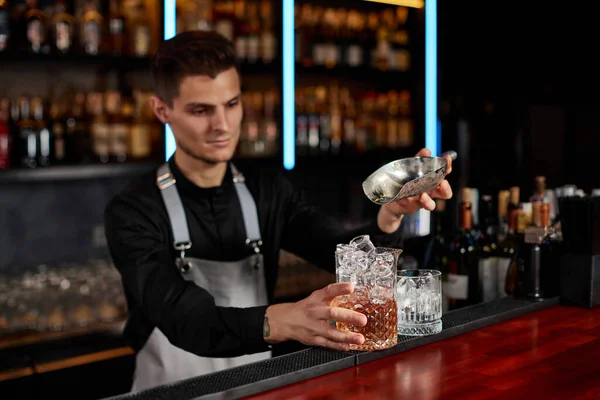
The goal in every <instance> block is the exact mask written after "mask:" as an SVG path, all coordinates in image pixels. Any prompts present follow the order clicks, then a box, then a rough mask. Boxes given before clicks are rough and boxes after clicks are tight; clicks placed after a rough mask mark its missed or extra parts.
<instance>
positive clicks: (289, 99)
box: [281, 0, 296, 170]
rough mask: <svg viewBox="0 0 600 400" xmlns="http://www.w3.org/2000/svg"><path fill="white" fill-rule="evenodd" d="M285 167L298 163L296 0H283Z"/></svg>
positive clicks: (291, 166)
mask: <svg viewBox="0 0 600 400" xmlns="http://www.w3.org/2000/svg"><path fill="white" fill-rule="evenodd" d="M281 25H282V26H283V43H282V45H283V46H282V47H283V56H282V59H283V65H282V73H283V95H282V97H281V100H282V106H283V131H282V133H283V167H284V168H285V169H287V170H290V169H293V168H294V165H295V164H296V139H295V136H296V132H295V124H294V121H295V120H296V101H295V97H296V95H295V93H296V88H295V83H296V82H295V79H296V77H295V74H296V72H295V71H294V62H295V57H294V53H295V51H294V47H295V43H294V25H295V24H294V0H283V15H282V24H281Z"/></svg>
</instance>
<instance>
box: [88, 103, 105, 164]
mask: <svg viewBox="0 0 600 400" xmlns="http://www.w3.org/2000/svg"><path fill="white" fill-rule="evenodd" d="M103 102H104V98H103V94H102V93H101V92H93V93H88V110H89V112H90V116H91V118H90V135H91V142H92V151H93V153H94V156H95V157H94V158H95V159H96V160H97V161H99V162H101V163H107V162H108V161H109V155H110V146H109V137H110V127H109V126H108V121H107V120H106V114H105V113H104V107H103Z"/></svg>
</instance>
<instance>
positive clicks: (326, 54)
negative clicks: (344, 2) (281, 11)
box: [295, 3, 412, 72]
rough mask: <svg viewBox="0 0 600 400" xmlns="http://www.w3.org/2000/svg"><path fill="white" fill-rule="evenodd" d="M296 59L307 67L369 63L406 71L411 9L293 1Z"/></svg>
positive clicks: (408, 58)
mask: <svg viewBox="0 0 600 400" xmlns="http://www.w3.org/2000/svg"><path fill="white" fill-rule="evenodd" d="M295 13H296V38H295V39H296V46H295V51H296V54H295V56H296V61H297V62H299V63H300V64H301V65H304V66H306V67H309V66H313V65H323V66H327V67H335V66H336V65H341V66H349V67H361V66H367V65H368V66H371V67H373V68H377V69H380V70H397V71H403V72H405V71H408V70H409V69H410V66H411V53H410V51H409V45H410V36H411V33H410V29H409V28H408V27H407V20H408V18H409V15H410V14H411V13H412V11H410V10H409V9H408V8H406V7H389V8H385V9H382V10H380V11H363V10H358V9H354V8H342V7H339V8H333V7H324V6H321V5H312V4H308V3H305V4H301V5H296V9H295Z"/></svg>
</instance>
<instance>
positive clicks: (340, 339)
mask: <svg viewBox="0 0 600 400" xmlns="http://www.w3.org/2000/svg"><path fill="white" fill-rule="evenodd" d="M324 326H325V327H326V328H325V329H324V332H322V333H321V334H320V335H319V336H320V337H323V338H325V339H327V340H330V341H332V342H337V343H349V344H363V343H364V342H365V337H364V336H363V335H361V334H360V333H354V332H348V331H342V330H339V329H336V328H334V327H333V326H331V325H327V324H324Z"/></svg>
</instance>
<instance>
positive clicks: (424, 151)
mask: <svg viewBox="0 0 600 400" xmlns="http://www.w3.org/2000/svg"><path fill="white" fill-rule="evenodd" d="M416 157H431V150H429V149H427V148H422V149H421V150H419V152H418V153H417V155H416Z"/></svg>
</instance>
